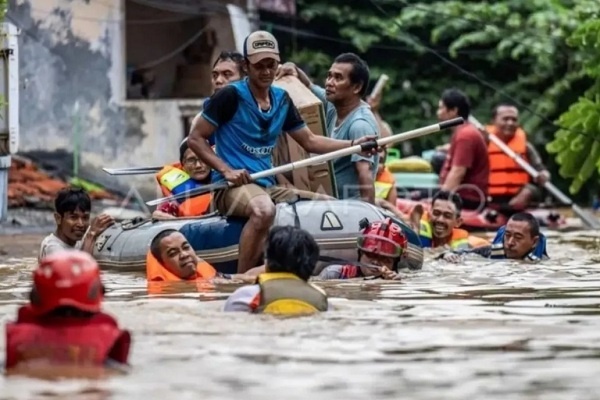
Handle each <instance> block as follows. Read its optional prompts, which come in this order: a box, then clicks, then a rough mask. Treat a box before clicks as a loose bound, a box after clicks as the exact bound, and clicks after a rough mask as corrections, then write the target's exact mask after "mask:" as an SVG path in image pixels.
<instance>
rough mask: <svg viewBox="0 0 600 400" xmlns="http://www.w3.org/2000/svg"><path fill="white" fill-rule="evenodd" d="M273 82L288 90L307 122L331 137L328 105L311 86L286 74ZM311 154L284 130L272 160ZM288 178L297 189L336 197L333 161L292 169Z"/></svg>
mask: <svg viewBox="0 0 600 400" xmlns="http://www.w3.org/2000/svg"><path fill="white" fill-rule="evenodd" d="M273 84H274V85H275V86H279V87H281V88H282V89H285V91H287V92H288V94H289V95H290V98H291V99H292V101H293V102H294V104H295V105H296V108H298V111H299V112H300V115H301V116H302V118H303V119H304V121H305V122H306V125H308V128H309V129H310V130H311V131H312V132H313V133H314V134H315V135H321V136H328V135H327V123H326V120H325V108H324V107H323V103H321V101H320V100H319V98H318V97H317V96H315V95H314V94H313V92H311V91H310V89H308V88H307V87H306V86H304V84H303V83H302V82H300V80H299V79H298V78H295V77H293V76H285V77H283V78H281V79H279V80H277V81H275V82H274V83H273ZM310 156H311V155H310V154H308V153H307V152H306V151H305V150H304V149H303V148H302V147H301V146H300V145H299V144H298V143H296V141H295V140H294V139H292V137H291V136H290V135H288V134H287V133H285V134H283V135H281V136H280V137H279V140H278V141H277V145H276V147H275V152H274V156H273V163H274V164H275V165H276V166H279V165H283V164H286V163H290V162H294V161H299V160H304V159H306V158H309V157H310ZM285 178H286V179H287V180H288V181H290V182H291V183H292V184H293V185H294V186H295V187H296V188H297V189H300V190H308V191H311V192H318V193H324V194H328V195H330V196H334V197H337V189H336V182H335V174H334V169H333V163H332V162H331V161H330V162H326V163H320V164H317V165H313V166H311V167H308V168H302V169H300V170H295V171H292V172H291V173H290V174H287V175H286V176H285Z"/></svg>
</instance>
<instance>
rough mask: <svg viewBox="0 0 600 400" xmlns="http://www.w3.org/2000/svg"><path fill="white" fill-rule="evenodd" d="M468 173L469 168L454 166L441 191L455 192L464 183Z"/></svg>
mask: <svg viewBox="0 0 600 400" xmlns="http://www.w3.org/2000/svg"><path fill="white" fill-rule="evenodd" d="M466 173H467V167H459V166H456V165H455V166H453V167H452V168H450V172H448V176H447V177H446V180H445V181H444V184H443V185H442V187H441V190H446V191H453V190H456V189H457V188H458V186H459V185H460V184H461V183H462V181H463V178H464V177H465V174H466Z"/></svg>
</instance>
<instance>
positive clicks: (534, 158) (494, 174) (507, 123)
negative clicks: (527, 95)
mask: <svg viewBox="0 0 600 400" xmlns="http://www.w3.org/2000/svg"><path fill="white" fill-rule="evenodd" d="M492 121H493V122H492V124H491V125H488V126H486V131H487V132H489V133H490V134H491V135H494V136H496V137H498V138H500V139H501V140H502V141H503V142H504V143H506V145H507V146H508V147H510V148H511V149H512V150H513V151H514V152H515V153H517V154H518V155H519V156H521V157H522V158H523V159H524V160H525V161H527V162H528V163H529V164H530V165H531V166H532V167H533V168H535V169H536V170H537V171H538V172H539V176H538V178H537V182H536V183H537V185H540V186H543V185H544V184H545V183H546V182H547V181H548V180H549V179H550V173H549V172H548V170H547V169H546V167H545V166H544V164H543V163H542V159H541V157H540V155H539V154H538V152H537V151H536V150H535V147H533V145H532V144H531V143H530V142H528V141H527V134H526V133H525V131H524V130H523V129H522V128H521V127H520V126H519V110H518V109H517V107H515V106H512V105H508V104H500V105H498V106H497V107H496V108H494V112H493V115H492ZM488 157H489V162H490V175H489V196H490V197H491V202H492V203H493V204H500V205H508V206H509V207H510V208H511V209H513V210H523V209H525V208H527V206H528V205H530V204H531V203H532V202H533V201H541V199H542V191H541V189H540V187H538V186H536V185H535V184H533V183H530V180H531V177H530V176H529V174H528V173H527V172H526V171H525V170H524V169H523V168H521V167H520V166H519V164H517V163H516V162H515V161H514V160H513V159H512V158H511V157H510V156H508V155H507V154H505V153H504V152H503V151H502V150H501V149H500V148H499V147H498V146H497V145H496V144H495V143H494V142H491V141H490V142H489V143H488Z"/></svg>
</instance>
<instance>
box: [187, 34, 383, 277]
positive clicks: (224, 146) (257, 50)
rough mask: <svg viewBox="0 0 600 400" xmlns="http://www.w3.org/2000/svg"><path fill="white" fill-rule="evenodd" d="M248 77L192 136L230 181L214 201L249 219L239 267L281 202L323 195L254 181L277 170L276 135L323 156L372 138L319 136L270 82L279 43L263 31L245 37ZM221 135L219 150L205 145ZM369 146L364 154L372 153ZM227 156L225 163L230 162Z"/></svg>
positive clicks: (217, 174) (217, 173)
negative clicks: (253, 176)
mask: <svg viewBox="0 0 600 400" xmlns="http://www.w3.org/2000/svg"><path fill="white" fill-rule="evenodd" d="M244 57H245V64H244V65H245V69H246V71H247V73H248V77H247V78H245V79H244V80H242V81H238V82H235V83H230V84H229V85H227V86H225V87H224V88H223V89H221V90H220V91H219V92H218V93H216V94H215V95H214V96H213V97H211V99H210V101H209V102H208V104H206V107H205V109H204V111H203V112H202V115H201V116H200V118H199V119H198V123H197V124H195V125H194V127H193V128H192V131H191V133H190V136H189V146H190V149H192V151H193V152H194V153H196V154H197V155H198V156H199V158H200V159H202V160H203V161H204V162H205V163H206V164H208V165H209V166H210V167H211V168H212V169H213V174H212V181H213V182H230V183H232V184H233V185H234V186H236V187H233V188H228V189H223V190H220V191H217V192H216V193H215V195H214V204H215V205H216V207H217V209H218V210H219V212H220V213H221V214H223V215H227V216H229V215H233V216H239V217H246V218H248V221H247V222H246V224H245V226H244V228H243V230H242V234H241V236H240V250H239V251H240V253H239V258H238V272H239V273H244V272H246V271H248V270H249V269H250V268H252V267H254V266H256V264H257V263H258V261H259V258H260V254H261V249H262V244H263V243H264V240H265V237H266V236H267V234H268V231H269V227H270V226H271V225H272V224H273V220H274V218H275V205H274V203H273V202H274V201H275V202H283V201H293V200H297V199H298V198H299V197H303V198H310V199H315V198H322V197H321V196H319V195H317V194H315V193H312V192H302V191H298V190H293V189H288V188H283V187H277V186H275V178H274V177H267V178H263V179H259V180H257V181H256V182H252V181H251V178H250V173H257V172H261V171H266V170H268V169H271V168H272V163H271V154H272V152H273V148H274V147H275V143H276V140H277V137H278V136H279V135H280V134H281V133H282V132H287V133H288V134H289V135H290V136H292V138H293V139H294V140H295V141H296V142H297V143H298V144H299V145H300V146H301V147H302V148H303V149H304V150H306V151H307V152H308V153H316V154H323V153H329V152H333V151H336V150H341V149H345V148H348V147H351V146H353V145H357V144H361V143H364V142H368V141H372V140H373V137H367V136H365V137H362V138H360V139H358V140H352V141H351V140H335V139H330V138H327V137H323V136H318V135H315V134H313V133H312V132H311V131H310V129H309V128H308V127H307V126H306V124H305V122H304V121H303V120H302V117H301V116H300V114H299V112H298V110H297V109H296V107H295V106H294V103H293V102H292V100H291V99H290V97H289V95H288V94H287V92H286V91H285V90H284V89H281V88H279V87H275V86H272V83H273V80H274V78H275V71H276V70H277V67H278V65H279V61H280V58H279V48H278V44H277V40H276V39H275V37H273V35H271V34H270V33H268V32H264V31H257V32H253V33H252V34H250V35H249V36H248V37H247V38H246V40H245V41H244ZM213 134H214V135H215V136H214V137H215V141H216V143H215V144H216V154H215V151H213V150H212V149H211V147H210V145H209V144H208V142H207V139H208V138H210V137H211V136H212V135H213ZM371 153H373V152H371V151H369V152H365V156H370V155H371ZM225 160H226V162H225Z"/></svg>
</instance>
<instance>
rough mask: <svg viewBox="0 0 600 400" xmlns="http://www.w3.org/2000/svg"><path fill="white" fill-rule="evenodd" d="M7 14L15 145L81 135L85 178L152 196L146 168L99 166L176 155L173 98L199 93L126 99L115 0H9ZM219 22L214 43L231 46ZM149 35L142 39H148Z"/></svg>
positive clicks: (41, 145) (69, 144)
mask: <svg viewBox="0 0 600 400" xmlns="http://www.w3.org/2000/svg"><path fill="white" fill-rule="evenodd" d="M8 17H9V19H10V20H11V21H12V22H13V23H15V24H16V25H17V26H18V27H19V28H21V29H22V32H21V35H20V37H19V47H20V75H21V96H20V125H21V147H20V149H21V151H23V152H28V151H35V150H45V151H49V152H52V151H56V150H67V151H73V149H74V145H75V143H80V172H81V175H82V176H83V177H84V178H87V179H92V180H95V181H97V182H99V183H101V184H109V185H111V186H112V185H115V184H117V185H119V187H120V189H122V190H125V191H126V190H128V189H129V188H130V186H131V187H134V188H135V189H137V190H138V191H139V192H140V193H141V194H142V195H143V196H144V197H145V198H149V197H151V196H154V195H155V194H156V193H157V191H156V187H155V182H154V178H153V176H132V177H121V178H117V177H110V176H108V175H106V174H105V173H103V172H102V171H101V170H100V168H101V167H103V166H110V167H128V166H146V165H160V164H164V163H168V162H173V161H175V160H177V158H178V146H179V142H180V141H181V140H182V138H183V135H184V125H183V120H182V116H181V112H180V106H183V105H187V106H192V107H198V106H199V104H200V100H199V99H186V100H168V99H166V100H126V98H125V96H126V95H125V93H126V79H127V78H126V77H127V72H126V71H127V70H126V60H125V43H126V38H125V29H127V27H126V25H125V23H124V18H125V17H124V4H123V2H122V0H102V1H99V0H98V1H96V0H71V1H66V0H11V3H10V7H9V13H8ZM220 22H221V23H220V26H219V29H220V31H218V32H217V37H219V38H220V40H219V42H220V43H219V45H220V46H222V47H228V48H233V47H234V44H233V43H232V42H230V43H227V41H228V40H229V41H231V39H230V38H231V31H230V27H229V26H228V25H225V26H223V23H222V21H220ZM211 25H214V24H211ZM180 30H183V31H185V32H182V35H185V34H188V33H189V29H187V30H186V29H180ZM153 40H158V38H156V37H154V38H150V37H149V38H148V40H147V41H146V42H145V43H144V45H145V46H148V47H152V46H153V45H154V44H155V42H153ZM164 40H169V39H168V38H165V39H164ZM140 53H141V55H139V57H143V56H146V55H147V56H149V57H150V58H152V57H156V56H159V57H160V54H152V52H151V51H150V52H148V51H146V52H140ZM167 67H168V65H167V66H166V67H164V68H167ZM158 71H160V69H159V70H158ZM207 79H210V77H207ZM163 84H164V85H169V84H170V83H169V82H166V83H164V82H163Z"/></svg>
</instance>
